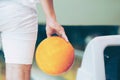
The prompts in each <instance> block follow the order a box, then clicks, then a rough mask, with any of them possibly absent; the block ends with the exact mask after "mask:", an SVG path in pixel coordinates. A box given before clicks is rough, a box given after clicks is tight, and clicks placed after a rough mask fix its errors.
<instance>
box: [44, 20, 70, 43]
mask: <svg viewBox="0 0 120 80" xmlns="http://www.w3.org/2000/svg"><path fill="white" fill-rule="evenodd" d="M53 34H57V35H58V36H60V37H62V38H63V39H65V40H66V41H68V38H67V36H66V34H65V31H64V28H63V27H62V26H61V25H60V24H59V23H58V22H57V21H56V20H49V19H47V20H46V35H47V37H51V36H52V35H53Z"/></svg>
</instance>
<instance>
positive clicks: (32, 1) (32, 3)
mask: <svg viewBox="0 0 120 80" xmlns="http://www.w3.org/2000/svg"><path fill="white" fill-rule="evenodd" d="M11 1H15V2H17V3H20V4H23V5H25V6H27V7H30V8H33V9H35V10H36V4H37V3H39V2H40V1H39V0H11Z"/></svg>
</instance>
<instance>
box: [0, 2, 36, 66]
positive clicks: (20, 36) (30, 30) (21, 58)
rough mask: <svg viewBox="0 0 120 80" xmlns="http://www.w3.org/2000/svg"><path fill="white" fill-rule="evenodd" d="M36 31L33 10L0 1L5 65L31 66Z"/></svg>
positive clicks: (0, 27)
mask: <svg viewBox="0 0 120 80" xmlns="http://www.w3.org/2000/svg"><path fill="white" fill-rule="evenodd" d="M37 31H38V21H37V13H36V11H35V10H34V9H32V8H29V7H26V6H23V5H20V4H17V3H15V2H10V1H0V33H1V38H2V46H3V51H4V56H5V62H6V63H15V64H32V60H33V55H34V50H35V43H36V39H37Z"/></svg>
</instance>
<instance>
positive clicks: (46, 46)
mask: <svg viewBox="0 0 120 80" xmlns="http://www.w3.org/2000/svg"><path fill="white" fill-rule="evenodd" d="M35 58H36V63H37V65H38V67H39V68H40V69H41V70H42V71H43V72H45V73H47V74H50V75H58V74H61V73H63V72H66V71H67V70H68V69H69V68H70V67H71V66H72V64H73V62H74V48H73V47H72V45H71V44H70V42H67V41H65V40H64V39H63V38H60V37H57V36H52V37H49V38H46V39H44V40H43V41H42V42H41V43H40V44H39V45H38V47H37V49H36V56H35Z"/></svg>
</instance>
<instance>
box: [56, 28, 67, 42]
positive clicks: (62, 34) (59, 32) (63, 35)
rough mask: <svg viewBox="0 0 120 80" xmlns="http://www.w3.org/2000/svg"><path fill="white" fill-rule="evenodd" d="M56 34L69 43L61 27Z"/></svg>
mask: <svg viewBox="0 0 120 80" xmlns="http://www.w3.org/2000/svg"><path fill="white" fill-rule="evenodd" d="M57 34H58V36H60V37H62V38H63V39H65V40H66V41H67V42H68V41H69V40H68V38H67V36H66V34H65V31H64V28H62V27H61V29H60V30H58V31H57Z"/></svg>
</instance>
